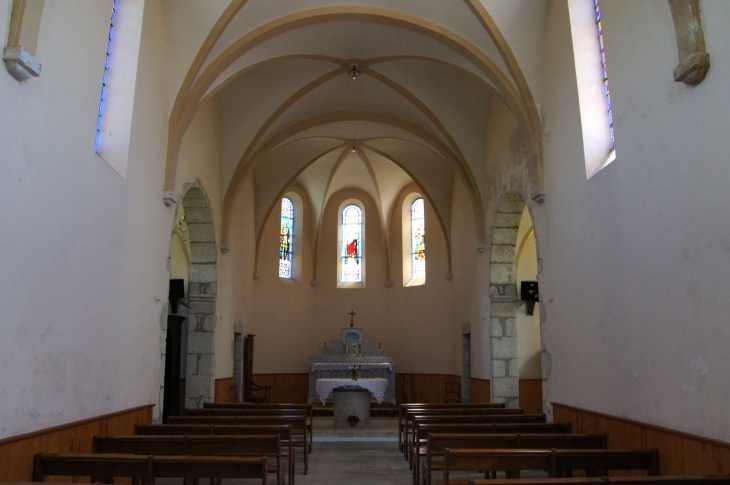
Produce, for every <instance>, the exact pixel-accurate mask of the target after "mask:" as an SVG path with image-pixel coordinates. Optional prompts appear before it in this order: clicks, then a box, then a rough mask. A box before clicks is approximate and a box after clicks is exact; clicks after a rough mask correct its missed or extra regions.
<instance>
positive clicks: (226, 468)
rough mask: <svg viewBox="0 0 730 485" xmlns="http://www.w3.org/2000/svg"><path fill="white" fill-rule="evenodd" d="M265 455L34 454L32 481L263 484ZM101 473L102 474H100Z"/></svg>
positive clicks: (151, 484)
mask: <svg viewBox="0 0 730 485" xmlns="http://www.w3.org/2000/svg"><path fill="white" fill-rule="evenodd" d="M266 474H267V470H266V457H265V456H260V457H250V456H245V457H232V456H191V455H187V456H152V455H150V456H143V455H117V454H96V455H95V454H82V453H68V454H65V453H59V454H44V453H39V454H37V455H35V457H34V460H33V481H34V482H43V481H45V479H46V477H47V476H49V475H51V476H57V475H63V476H72V477H79V476H83V477H91V479H92V481H93V482H98V481H104V480H106V479H107V477H131V478H140V479H142V480H143V482H144V483H146V484H148V485H154V483H155V479H156V478H158V477H169V478H210V479H216V480H219V479H222V478H260V479H261V483H262V485H266ZM100 477H103V478H100Z"/></svg>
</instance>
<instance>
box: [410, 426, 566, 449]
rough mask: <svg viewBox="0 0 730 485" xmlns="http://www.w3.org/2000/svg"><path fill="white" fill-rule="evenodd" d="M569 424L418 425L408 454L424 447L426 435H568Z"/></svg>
mask: <svg viewBox="0 0 730 485" xmlns="http://www.w3.org/2000/svg"><path fill="white" fill-rule="evenodd" d="M571 431H572V427H571V425H570V423H435V424H431V423H428V424H426V423H420V424H418V425H417V426H416V427H415V429H414V437H413V438H415V441H413V439H412V438H409V443H408V448H409V454H410V453H413V454H415V453H416V450H415V448H416V447H418V448H419V449H420V448H422V447H424V446H425V445H426V441H427V439H428V433H459V434H514V433H520V434H556V433H563V434H569V433H571Z"/></svg>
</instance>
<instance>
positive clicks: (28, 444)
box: [0, 404, 154, 482]
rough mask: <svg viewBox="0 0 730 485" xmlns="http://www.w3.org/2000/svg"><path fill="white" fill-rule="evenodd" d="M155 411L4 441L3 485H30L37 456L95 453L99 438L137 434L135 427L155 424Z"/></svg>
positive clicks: (147, 408)
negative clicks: (26, 484)
mask: <svg viewBox="0 0 730 485" xmlns="http://www.w3.org/2000/svg"><path fill="white" fill-rule="evenodd" d="M153 407H154V404H146V405H144V406H138V407H135V408H131V409H125V410H123V411H117V412H115V413H111V414H105V415H102V416H96V417H93V418H89V419H84V420H82V421H75V422H73V423H68V424H63V425H60V426H54V427H52V428H46V429H41V430H38V431H34V432H32V433H27V434H22V435H18V436H12V437H10V438H6V439H3V440H0V482H30V481H31V480H32V479H33V456H35V454H36V453H91V445H92V440H93V438H94V436H95V435H129V434H134V425H135V424H151V423H152V408H153ZM64 481H66V482H70V481H71V480H70V478H69V479H67V480H64Z"/></svg>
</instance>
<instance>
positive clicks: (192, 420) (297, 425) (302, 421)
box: [168, 414, 309, 475]
mask: <svg viewBox="0 0 730 485" xmlns="http://www.w3.org/2000/svg"><path fill="white" fill-rule="evenodd" d="M168 422H169V423H170V424H207V425H217V426H220V425H227V426H237V425H245V426H252V425H267V424H279V425H281V424H290V425H291V427H292V445H293V446H294V447H295V448H299V447H301V448H303V449H304V474H305V475H306V474H307V471H308V470H309V446H308V444H309V439H308V437H307V436H308V428H307V415H306V414H287V415H279V416H170V417H169V418H168Z"/></svg>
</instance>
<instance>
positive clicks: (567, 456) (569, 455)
mask: <svg viewBox="0 0 730 485" xmlns="http://www.w3.org/2000/svg"><path fill="white" fill-rule="evenodd" d="M477 470H504V471H506V472H507V473H508V474H515V473H519V472H520V471H521V470H543V471H546V472H548V475H549V476H550V477H558V476H560V475H562V474H568V473H572V471H573V470H586V473H587V474H588V475H593V474H595V473H602V474H604V475H605V474H607V472H608V471H609V470H644V471H646V472H647V473H648V474H649V475H658V474H659V453H658V452H657V450H555V449H553V450H514V449H512V450H478V449H477V450H475V449H453V448H447V449H446V450H445V451H444V474H443V479H442V480H439V481H438V484H439V485H457V484H460V485H466V484H467V483H468V481H467V480H450V479H449V474H450V473H451V472H452V471H477Z"/></svg>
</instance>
